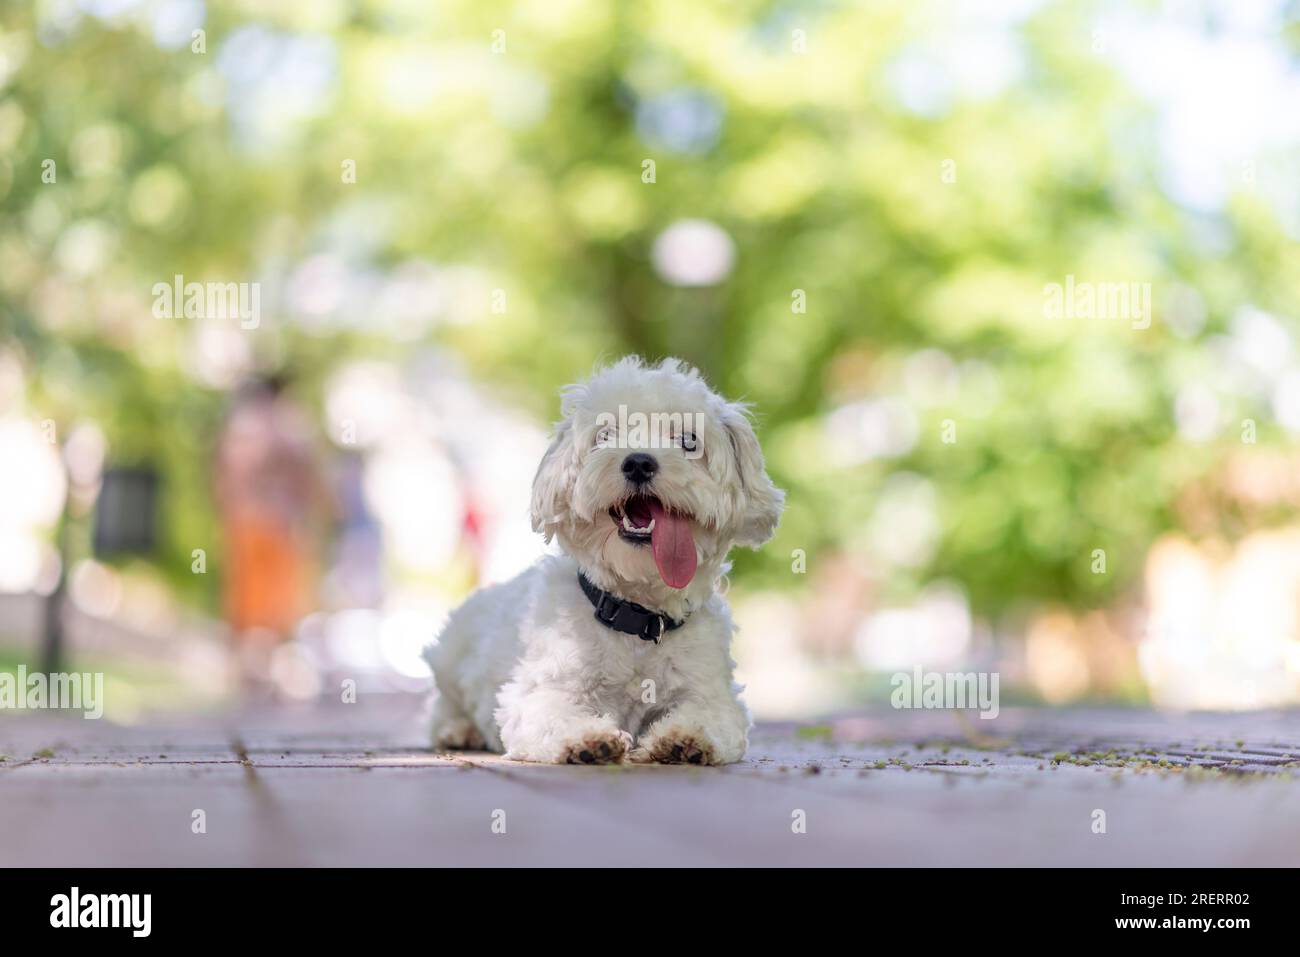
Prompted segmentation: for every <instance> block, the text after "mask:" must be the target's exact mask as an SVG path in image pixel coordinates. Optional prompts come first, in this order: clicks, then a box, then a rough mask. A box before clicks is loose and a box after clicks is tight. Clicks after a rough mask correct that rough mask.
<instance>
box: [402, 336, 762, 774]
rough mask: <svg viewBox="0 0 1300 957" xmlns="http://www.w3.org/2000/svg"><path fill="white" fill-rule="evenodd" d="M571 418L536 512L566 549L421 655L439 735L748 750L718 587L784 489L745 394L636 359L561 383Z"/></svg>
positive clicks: (620, 752)
mask: <svg viewBox="0 0 1300 957" xmlns="http://www.w3.org/2000/svg"><path fill="white" fill-rule="evenodd" d="M561 413H562V415H563V420H562V421H561V422H560V423H559V424H558V425H557V427H556V431H555V439H554V441H553V442H552V443H551V446H550V448H549V449H548V451H547V452H546V455H545V456H544V457H543V458H542V463H541V465H540V467H539V468H538V470H537V476H536V478H534V480H533V499H532V521H533V529H534V530H535V531H538V532H541V533H543V534H545V536H546V540H547V541H550V540H551V537H552V536H555V537H556V538H558V539H559V542H560V545H561V546H562V548H563V551H564V553H565V554H564V555H563V556H558V555H557V556H552V557H548V558H545V559H543V560H542V561H540V562H539V563H538V564H536V565H534V566H533V567H532V568H530V569H528V570H527V571H525V572H523V573H522V574H520V575H519V576H517V577H516V578H514V579H512V580H510V581H508V582H505V583H502V584H499V585H494V586H492V587H489V588H485V589H483V590H482V591H479V592H477V593H476V594H474V595H473V596H471V597H470V599H469V600H468V601H466V602H465V604H463V605H462V606H460V607H459V608H458V609H456V611H455V612H453V613H452V615H451V617H450V619H449V620H448V622H447V625H446V627H445V628H444V629H443V631H442V634H441V635H440V636H439V639H438V641H437V643H436V644H434V645H432V646H430V647H429V649H428V650H427V651H426V652H425V657H426V658H427V659H428V661H429V664H430V665H431V666H432V668H433V672H434V676H435V678H436V681H437V686H438V695H437V698H436V700H435V702H434V712H433V745H434V747H435V748H439V749H442V748H469V749H478V748H484V747H486V748H490V749H491V750H494V751H503V752H505V755H506V757H509V758H515V759H518V760H522V761H541V762H549V763H559V764H563V763H566V762H571V763H585V764H604V763H608V762H614V761H621V760H622V759H623V758H624V756H627V757H628V758H629V759H630V760H634V761H661V762H665V763H683V762H684V763H690V764H727V763H730V762H733V761H739V760H740V759H741V757H743V756H744V753H745V747H746V744H747V738H748V733H749V727H750V718H749V710H748V709H747V708H746V707H745V704H744V702H743V701H741V699H740V691H741V688H740V686H738V685H737V684H735V682H734V681H733V680H732V671H733V669H734V667H735V663H734V662H733V661H732V660H731V654H730V651H729V647H730V644H731V637H732V632H733V631H734V626H733V625H732V622H731V614H730V611H729V610H728V608H727V603H726V602H725V601H724V600H723V598H722V595H721V594H720V593H719V592H718V591H717V586H718V582H719V579H721V577H722V576H723V575H724V574H725V573H726V572H727V570H728V568H729V567H730V566H729V565H728V563H727V552H728V551H729V550H730V549H731V547H732V545H733V544H737V545H747V546H750V547H754V548H756V547H758V546H759V545H761V544H762V543H763V542H765V541H767V540H768V539H769V538H770V537H771V536H772V533H773V532H774V531H775V529H776V524H777V521H778V519H779V518H780V516H781V507H782V503H783V500H784V498H785V496H784V493H783V492H782V491H781V490H780V489H778V488H776V487H775V486H774V485H773V484H772V481H771V479H769V478H768V477H767V473H766V471H765V469H764V465H763V453H762V450H761V449H760V448H759V446H758V440H757V439H756V438H755V437H754V430H753V429H752V428H751V426H750V423H749V418H748V415H747V414H746V410H745V407H744V406H742V405H739V404H737V403H733V402H727V401H726V400H725V399H723V398H722V397H721V396H719V395H717V394H716V393H714V392H713V391H711V390H710V389H709V387H708V385H707V384H706V383H705V382H704V379H703V378H702V377H701V376H700V373H699V372H698V371H697V370H695V369H693V368H690V367H688V366H686V365H685V364H684V363H682V362H680V361H679V360H676V359H666V360H664V361H663V362H662V363H660V364H659V365H658V366H653V367H652V366H647V365H645V364H644V363H643V362H642V361H641V359H639V358H638V357H636V356H629V357H627V358H625V359H622V360H620V361H619V362H617V363H616V364H614V365H613V366H611V367H609V368H607V369H604V370H602V371H600V372H598V373H597V374H596V375H595V376H594V377H593V378H592V379H591V380H590V381H588V382H587V383H585V384H583V385H574V386H569V387H568V388H567V389H565V390H564V394H563V401H562V403H561Z"/></svg>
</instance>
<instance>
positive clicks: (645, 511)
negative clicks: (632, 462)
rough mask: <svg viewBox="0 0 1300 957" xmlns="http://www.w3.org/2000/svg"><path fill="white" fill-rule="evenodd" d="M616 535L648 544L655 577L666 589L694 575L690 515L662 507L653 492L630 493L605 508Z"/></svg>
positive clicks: (686, 583) (687, 581) (634, 542)
mask: <svg viewBox="0 0 1300 957" xmlns="http://www.w3.org/2000/svg"><path fill="white" fill-rule="evenodd" d="M609 517H610V518H612V519H613V520H614V524H615V525H617V526H618V537H619V538H621V539H623V541H625V542H628V543H630V544H632V545H649V546H650V547H651V549H652V550H653V552H654V559H655V567H656V568H658V569H659V577H660V578H662V579H663V580H664V584H666V585H668V587H670V588H685V587H686V586H687V585H689V584H690V582H691V579H692V578H694V577H695V565H696V555H695V534H694V532H693V531H692V530H691V517H690V516H689V515H686V514H683V513H682V512H676V511H672V510H671V509H667V508H664V505H663V503H662V502H660V501H659V499H657V498H655V497H654V496H653V495H634V496H632V497H631V498H629V499H628V500H627V501H625V502H623V503H621V504H619V505H615V506H614V507H613V508H611V509H610V510H609Z"/></svg>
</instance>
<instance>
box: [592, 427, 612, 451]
mask: <svg viewBox="0 0 1300 957" xmlns="http://www.w3.org/2000/svg"><path fill="white" fill-rule="evenodd" d="M614 435H615V431H614V429H613V428H611V427H609V426H606V427H605V428H603V429H601V430H600V431H599V432H597V433H596V448H602V447H604V446H606V445H609V444H610V443H611V442H613V441H614Z"/></svg>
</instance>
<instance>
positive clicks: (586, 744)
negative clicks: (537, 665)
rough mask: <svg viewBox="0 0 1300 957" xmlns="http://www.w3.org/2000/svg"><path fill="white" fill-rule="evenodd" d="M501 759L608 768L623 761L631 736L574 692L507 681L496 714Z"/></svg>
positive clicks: (607, 715)
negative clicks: (501, 747)
mask: <svg viewBox="0 0 1300 957" xmlns="http://www.w3.org/2000/svg"><path fill="white" fill-rule="evenodd" d="M496 719H497V725H498V727H500V728H501V743H502V745H504V746H505V756H506V757H507V758H512V759H514V760H516V761H537V762H540V763H543V764H610V763H613V762H616V761H621V760H623V755H624V754H625V753H627V750H628V749H629V748H630V747H631V746H632V736H631V735H630V734H628V733H627V732H626V731H624V730H622V729H621V728H619V726H618V723H617V722H616V721H615V720H614V717H613V716H612V715H609V714H601V713H598V712H597V710H596V709H595V708H594V707H592V706H591V704H590V703H589V702H585V701H584V700H583V699H582V698H581V697H580V696H578V695H575V694H574V693H573V692H571V691H569V690H565V689H559V688H549V687H545V686H539V685H536V684H533V685H531V686H523V685H521V684H520V683H519V682H511V683H510V684H508V685H506V686H505V687H504V688H502V689H501V694H500V696H499V698H498V707H497V710H496Z"/></svg>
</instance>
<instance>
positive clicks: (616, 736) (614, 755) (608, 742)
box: [564, 731, 632, 764]
mask: <svg viewBox="0 0 1300 957" xmlns="http://www.w3.org/2000/svg"><path fill="white" fill-rule="evenodd" d="M631 747H632V735H630V734H628V733H627V732H626V731H591V732H588V733H587V734H584V735H582V736H581V737H580V738H576V739H575V740H573V741H570V742H568V743H566V744H565V746H564V763H565V764H614V763H616V762H618V761H622V760H623V755H624V754H626V753H627V751H628V749H629V748H631Z"/></svg>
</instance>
